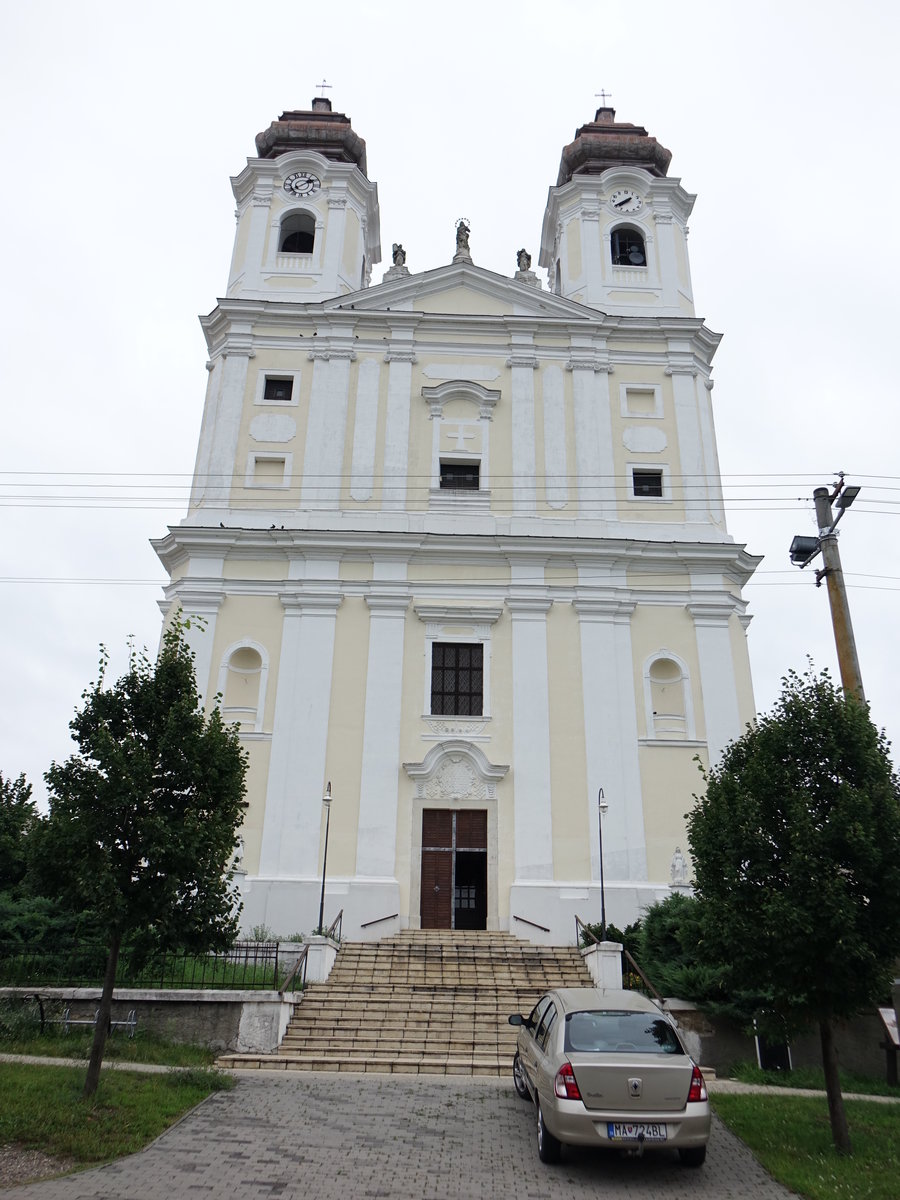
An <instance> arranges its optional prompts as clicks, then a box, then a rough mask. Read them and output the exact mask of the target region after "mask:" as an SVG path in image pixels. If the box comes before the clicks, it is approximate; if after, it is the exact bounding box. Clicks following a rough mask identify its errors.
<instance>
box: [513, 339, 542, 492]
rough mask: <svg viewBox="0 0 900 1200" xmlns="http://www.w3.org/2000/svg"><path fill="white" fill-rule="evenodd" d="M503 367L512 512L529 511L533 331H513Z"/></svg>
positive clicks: (533, 470)
mask: <svg viewBox="0 0 900 1200" xmlns="http://www.w3.org/2000/svg"><path fill="white" fill-rule="evenodd" d="M507 366H508V367H509V368H510V373H511V376H512V379H511V386H510V398H511V403H512V467H513V495H512V506H513V511H514V512H527V513H533V512H534V510H535V507H536V504H537V481H536V478H535V473H536V466H535V417H534V372H535V370H536V368H537V357H536V356H535V352H534V335H533V334H531V333H513V335H512V342H511V345H510V355H509V358H508V359H507Z"/></svg>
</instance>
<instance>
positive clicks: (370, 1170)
mask: <svg viewBox="0 0 900 1200" xmlns="http://www.w3.org/2000/svg"><path fill="white" fill-rule="evenodd" d="M791 1195H792V1193H790V1192H789V1191H788V1190H787V1189H786V1188H784V1187H782V1186H781V1185H780V1184H777V1183H775V1182H773V1180H772V1179H770V1177H769V1176H768V1175H767V1174H766V1173H765V1171H763V1169H762V1167H760V1166H759V1164H758V1163H757V1162H756V1160H755V1159H754V1158H753V1156H752V1155H751V1154H750V1152H749V1151H748V1150H746V1149H745V1148H744V1146H743V1145H742V1143H741V1142H739V1141H738V1140H737V1139H736V1138H734V1137H733V1136H732V1135H731V1134H730V1133H729V1132H728V1131H727V1130H726V1129H725V1128H724V1127H723V1126H722V1125H720V1124H719V1123H718V1122H715V1123H714V1128H713V1134H712V1139H711V1141H710V1145H709V1155H708V1157H707V1160H706V1165H705V1166H704V1167H701V1168H700V1169H699V1170H693V1169H690V1168H686V1167H682V1166H681V1165H680V1163H679V1162H678V1159H677V1157H676V1156H675V1155H674V1153H672V1154H669V1153H661V1154H658V1155H650V1154H648V1155H646V1157H644V1158H643V1159H629V1158H620V1157H619V1156H618V1155H612V1154H605V1153H603V1152H599V1151H588V1150H579V1149H574V1148H571V1147H567V1148H566V1149H565V1150H564V1151H563V1162H562V1163H561V1165H559V1166H557V1167H545V1166H544V1165H543V1164H542V1163H540V1162H539V1161H538V1157H537V1149H536V1146H535V1135H534V1119H533V1109H532V1107H531V1105H530V1104H527V1103H526V1102H525V1101H523V1100H519V1098H518V1097H517V1096H516V1094H515V1092H514V1091H513V1088H512V1085H511V1082H510V1081H508V1080H502V1079H472V1078H459V1077H456V1078H454V1077H449V1078H445V1077H436V1076H406V1077H401V1076H384V1075H381V1076H379V1075H350V1074H345V1073H343V1072H342V1073H340V1074H326V1073H322V1074H307V1073H306V1072H297V1073H296V1074H285V1073H284V1072H265V1071H250V1072H246V1073H242V1074H240V1075H239V1078H238V1081H237V1086H236V1087H235V1088H234V1090H233V1091H231V1092H217V1093H214V1094H213V1095H212V1096H210V1097H209V1098H208V1099H207V1100H205V1101H204V1102H203V1104H201V1105H200V1106H199V1107H198V1108H196V1109H194V1110H193V1112H191V1113H189V1114H188V1115H187V1116H186V1117H185V1118H184V1120H183V1121H181V1122H180V1123H179V1124H178V1125H176V1126H174V1128H172V1129H170V1130H168V1132H166V1133H164V1134H163V1135H162V1137H160V1138H159V1139H158V1140H157V1141H156V1142H154V1143H153V1145H152V1146H149V1147H148V1148H147V1149H146V1150H143V1151H141V1152H140V1153H139V1154H134V1155H132V1156H131V1157H130V1158H125V1159H121V1160H119V1161H118V1162H115V1163H110V1164H109V1166H106V1167H100V1168H97V1169H94V1170H90V1171H84V1172H81V1173H80V1174H77V1175H70V1176H67V1177H66V1178H64V1179H59V1180H51V1181H49V1182H45V1183H35V1184H31V1185H29V1186H27V1187H17V1188H10V1189H9V1190H6V1191H3V1192H2V1200H20V1198H21V1200H188V1198H190V1200H202V1198H203V1197H210V1198H211V1200H212V1198H215V1200H218V1198H219V1197H228V1196H233V1197H236V1198H238V1200H268V1198H269V1197H279V1198H283V1200H348V1198H349V1200H369V1198H373V1200H375V1198H384V1200H482V1198H484V1200H488V1198H490V1200H506V1198H507V1197H508V1198H509V1200H557V1198H559V1200H562V1198H563V1197H565V1198H566V1200H572V1198H573V1197H574V1198H577V1197H601V1196H602V1197H604V1200H609V1198H610V1197H612V1198H620V1197H630V1198H632V1200H634V1198H636V1197H645V1198H647V1200H650V1198H652V1200H697V1198H698V1197H699V1198H702V1197H708V1198H709V1200H713V1198H715V1200H789V1197H790V1196H791Z"/></svg>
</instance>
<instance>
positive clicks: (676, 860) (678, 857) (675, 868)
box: [669, 846, 688, 887]
mask: <svg viewBox="0 0 900 1200" xmlns="http://www.w3.org/2000/svg"><path fill="white" fill-rule="evenodd" d="M669 875H670V877H671V880H672V887H687V886H688V864H687V859H686V858H685V857H684V855H683V854H682V852H681V847H680V846H676V847H675V853H674V854H673V855H672V864H671V866H670V867H669Z"/></svg>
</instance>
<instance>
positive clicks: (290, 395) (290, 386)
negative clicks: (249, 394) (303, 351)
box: [254, 371, 300, 408]
mask: <svg viewBox="0 0 900 1200" xmlns="http://www.w3.org/2000/svg"><path fill="white" fill-rule="evenodd" d="M299 402H300V372H299V371H260V372H259V374H258V376H257V379H256V395H255V397H254V404H265V405H271V406H272V407H273V408H275V407H278V408H283V407H285V406H286V405H290V406H292V407H296V406H297V404H299Z"/></svg>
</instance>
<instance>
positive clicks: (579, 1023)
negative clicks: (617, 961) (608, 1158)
mask: <svg viewBox="0 0 900 1200" xmlns="http://www.w3.org/2000/svg"><path fill="white" fill-rule="evenodd" d="M509 1023H510V1025H518V1026H519V1034H518V1039H517V1043H516V1045H517V1049H516V1055H515V1058H514V1059H513V1081H514V1083H515V1085H516V1091H517V1092H518V1093H519V1095H520V1096H521V1097H522V1098H523V1099H531V1100H533V1101H534V1107H535V1115H536V1118H537V1147H538V1155H539V1157H540V1159H541V1162H545V1163H554V1162H558V1161H559V1156H560V1151H561V1148H562V1146H563V1145H564V1144H566V1145H570V1146H598V1147H605V1148H607V1149H619V1150H626V1151H630V1152H631V1153H635V1152H637V1153H642V1152H643V1151H644V1150H651V1149H666V1148H668V1149H670V1150H677V1151H678V1154H679V1155H680V1157H681V1161H682V1162H683V1163H685V1164H686V1165H687V1166H691V1167H699V1166H701V1165H702V1163H703V1161H704V1160H705V1158H706V1143H707V1142H708V1140H709V1125H710V1114H709V1100H708V1097H707V1094H706V1084H705V1083H704V1082H703V1076H702V1075H701V1073H700V1068H699V1067H698V1066H697V1065H696V1064H695V1063H694V1062H693V1061H692V1060H691V1057H690V1055H689V1054H688V1053H687V1051H686V1050H685V1048H684V1046H683V1045H682V1043H681V1039H680V1037H679V1036H678V1031H677V1029H676V1027H675V1024H674V1022H673V1021H672V1020H671V1019H670V1018H669V1017H668V1016H667V1015H666V1014H665V1013H664V1012H662V1011H661V1009H659V1008H657V1006H656V1005H655V1004H654V1003H653V1002H652V1001H651V1000H648V999H647V998H646V997H645V996H642V995H641V994H640V993H639V992H626V991H613V990H612V989H608V988H607V989H602V990H601V989H596V988H560V989H559V990H558V991H555V992H547V994H546V995H544V996H542V997H541V999H540V1000H539V1001H538V1002H537V1004H536V1005H535V1006H534V1008H533V1009H532V1011H531V1013H530V1014H529V1015H528V1016H527V1017H523V1016H521V1015H520V1014H519V1013H516V1014H514V1015H513V1016H511V1017H510V1018H509Z"/></svg>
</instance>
